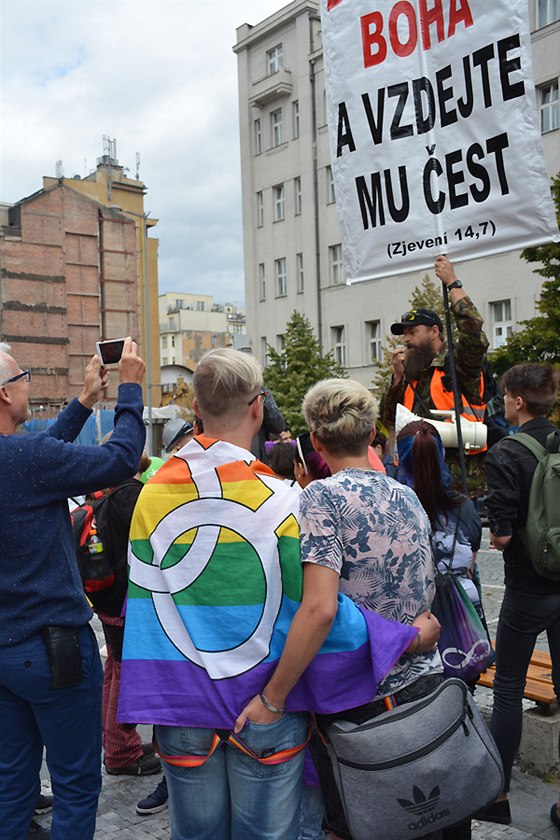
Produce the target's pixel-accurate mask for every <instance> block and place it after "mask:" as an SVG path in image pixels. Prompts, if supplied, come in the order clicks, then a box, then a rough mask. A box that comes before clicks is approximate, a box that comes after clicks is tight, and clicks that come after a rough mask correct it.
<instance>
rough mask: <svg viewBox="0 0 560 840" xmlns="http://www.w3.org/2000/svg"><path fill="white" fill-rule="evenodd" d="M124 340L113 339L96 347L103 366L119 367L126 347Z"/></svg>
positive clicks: (99, 342) (101, 342)
mask: <svg viewBox="0 0 560 840" xmlns="http://www.w3.org/2000/svg"><path fill="white" fill-rule="evenodd" d="M124 342H125V339H124V338H113V339H111V340H109V341H98V342H97V344H96V345H95V352H96V353H97V355H98V356H99V358H100V359H101V364H102V365H103V366H104V367H109V365H117V364H118V363H119V362H120V360H121V356H122V351H123V347H124Z"/></svg>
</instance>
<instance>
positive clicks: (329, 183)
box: [326, 166, 336, 204]
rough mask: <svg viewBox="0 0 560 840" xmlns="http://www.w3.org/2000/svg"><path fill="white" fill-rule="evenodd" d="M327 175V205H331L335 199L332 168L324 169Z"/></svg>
mask: <svg viewBox="0 0 560 840" xmlns="http://www.w3.org/2000/svg"><path fill="white" fill-rule="evenodd" d="M326 173H327V204H333V203H334V201H335V200H336V199H335V196H334V179H333V175H332V166H327V169H326Z"/></svg>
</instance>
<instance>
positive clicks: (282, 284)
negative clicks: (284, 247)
mask: <svg viewBox="0 0 560 840" xmlns="http://www.w3.org/2000/svg"><path fill="white" fill-rule="evenodd" d="M274 269H275V273H276V297H286V295H287V293H288V278H287V275H286V257H281V259H279V260H274Z"/></svg>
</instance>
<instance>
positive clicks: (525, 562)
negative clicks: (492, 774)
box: [478, 364, 560, 828]
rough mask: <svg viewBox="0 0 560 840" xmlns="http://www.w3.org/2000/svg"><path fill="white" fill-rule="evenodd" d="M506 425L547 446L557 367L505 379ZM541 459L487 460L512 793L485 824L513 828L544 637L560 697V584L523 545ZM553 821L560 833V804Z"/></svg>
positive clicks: (494, 452) (516, 451)
mask: <svg viewBox="0 0 560 840" xmlns="http://www.w3.org/2000/svg"><path fill="white" fill-rule="evenodd" d="M502 387H503V390H504V405H505V418H506V420H507V422H508V423H510V424H511V425H513V426H520V431H522V432H526V433H527V434H528V435H531V436H532V437H534V438H535V439H536V440H537V441H538V442H539V443H540V444H541V445H543V446H546V442H547V438H548V436H549V435H550V433H551V432H554V431H555V427H554V426H553V425H552V423H550V422H549V421H548V420H547V419H546V416H547V414H549V412H550V411H551V410H552V408H553V406H554V403H555V401H556V395H557V392H558V374H557V372H556V371H555V370H554V368H553V367H552V366H551V365H542V364H522V365H516V366H515V367H513V368H511V369H510V370H508V371H507V372H506V373H505V374H504V376H503V378H502ZM536 467H537V460H536V458H535V456H534V455H532V454H531V452H529V450H528V449H527V448H526V447H525V446H523V445H522V444H521V443H520V442H518V441H516V440H515V439H510V438H508V437H505V438H503V439H502V440H500V441H498V442H497V443H496V444H494V446H493V447H492V448H491V449H490V451H489V452H488V454H487V456H486V465H485V468H486V477H487V480H488V499H487V504H488V519H489V522H490V532H491V536H490V541H491V544H492V545H493V546H494V548H497V549H498V551H503V553H504V566H505V594H504V600H503V602H502V607H501V611H500V618H499V621H498V629H497V635H496V678H495V680H494V707H493V711H492V720H491V724H490V730H491V732H492V735H493V737H494V740H495V741H496V744H497V747H498V750H499V751H500V755H501V757H502V763H503V767H504V774H505V786H504V791H503V793H502V794H501V796H500V797H499V798H498V800H497V801H496V802H494V803H493V804H492V805H490V806H489V808H488V809H487V810H486V811H485V812H484V813H483V814H480V815H478V817H479V819H483V820H487V821H488V822H497V823H502V824H508V823H510V822H511V813H510V806H509V802H508V797H507V794H508V790H509V785H510V778H511V770H512V766H513V761H514V758H515V755H516V753H517V750H518V747H519V744H520V741H521V730H522V699H523V691H524V688H525V679H526V675H527V669H528V667H529V663H530V661H531V656H532V655H533V650H534V647H535V642H536V639H537V636H538V635H539V633H542V632H543V631H544V630H546V633H547V637H548V644H549V648H550V656H551V658H552V679H553V683H554V691H555V692H556V696H557V697H558V698H560V581H554V580H549V579H548V578H545V577H543V576H542V575H539V574H538V572H537V571H536V570H535V569H534V568H533V565H532V564H531V560H530V558H529V556H528V554H527V552H526V550H525V546H524V545H523V542H522V539H521V534H520V532H521V529H522V528H523V526H524V525H525V523H526V521H527V511H528V502H529V491H530V487H531V481H532V478H533V474H534V472H535V469H536ZM551 819H552V821H553V822H554V824H555V825H556V826H557V827H558V828H560V803H559V805H558V810H557V806H556V803H555V804H554V805H553V806H552V811H551Z"/></svg>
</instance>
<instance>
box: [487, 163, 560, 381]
mask: <svg viewBox="0 0 560 840" xmlns="http://www.w3.org/2000/svg"><path fill="white" fill-rule="evenodd" d="M551 189H552V197H553V200H554V204H555V207H556V217H557V219H558V223H559V224H560V173H558V175H556V177H554V178H553V179H552V188H551ZM521 257H522V258H523V259H524V260H526V261H527V262H528V263H538V268H535V269H534V273H535V274H539V275H540V276H541V277H544V278H545V280H544V282H543V284H542V289H541V296H540V300H539V301H538V303H537V304H536V307H537V310H538V313H539V314H538V315H535V317H534V318H529V319H527V320H526V321H520V322H519V323H520V325H521V327H522V329H520V330H519V331H518V332H515V333H513V335H511V336H510V337H509V338H508V340H507V341H506V343H505V344H504V345H503V346H502V347H500V348H498V350H494V351H493V352H492V353H491V354H490V361H491V363H492V367H493V368H494V370H495V371H496V373H497V374H502V373H504V372H505V371H506V370H507V369H508V368H510V367H512V365H517V364H520V363H521V362H552V363H554V364H560V305H559V303H558V301H559V300H560V242H547V243H546V244H545V245H535V246H533V247H531V248H525V249H524V250H523V251H522V252H521Z"/></svg>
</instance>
